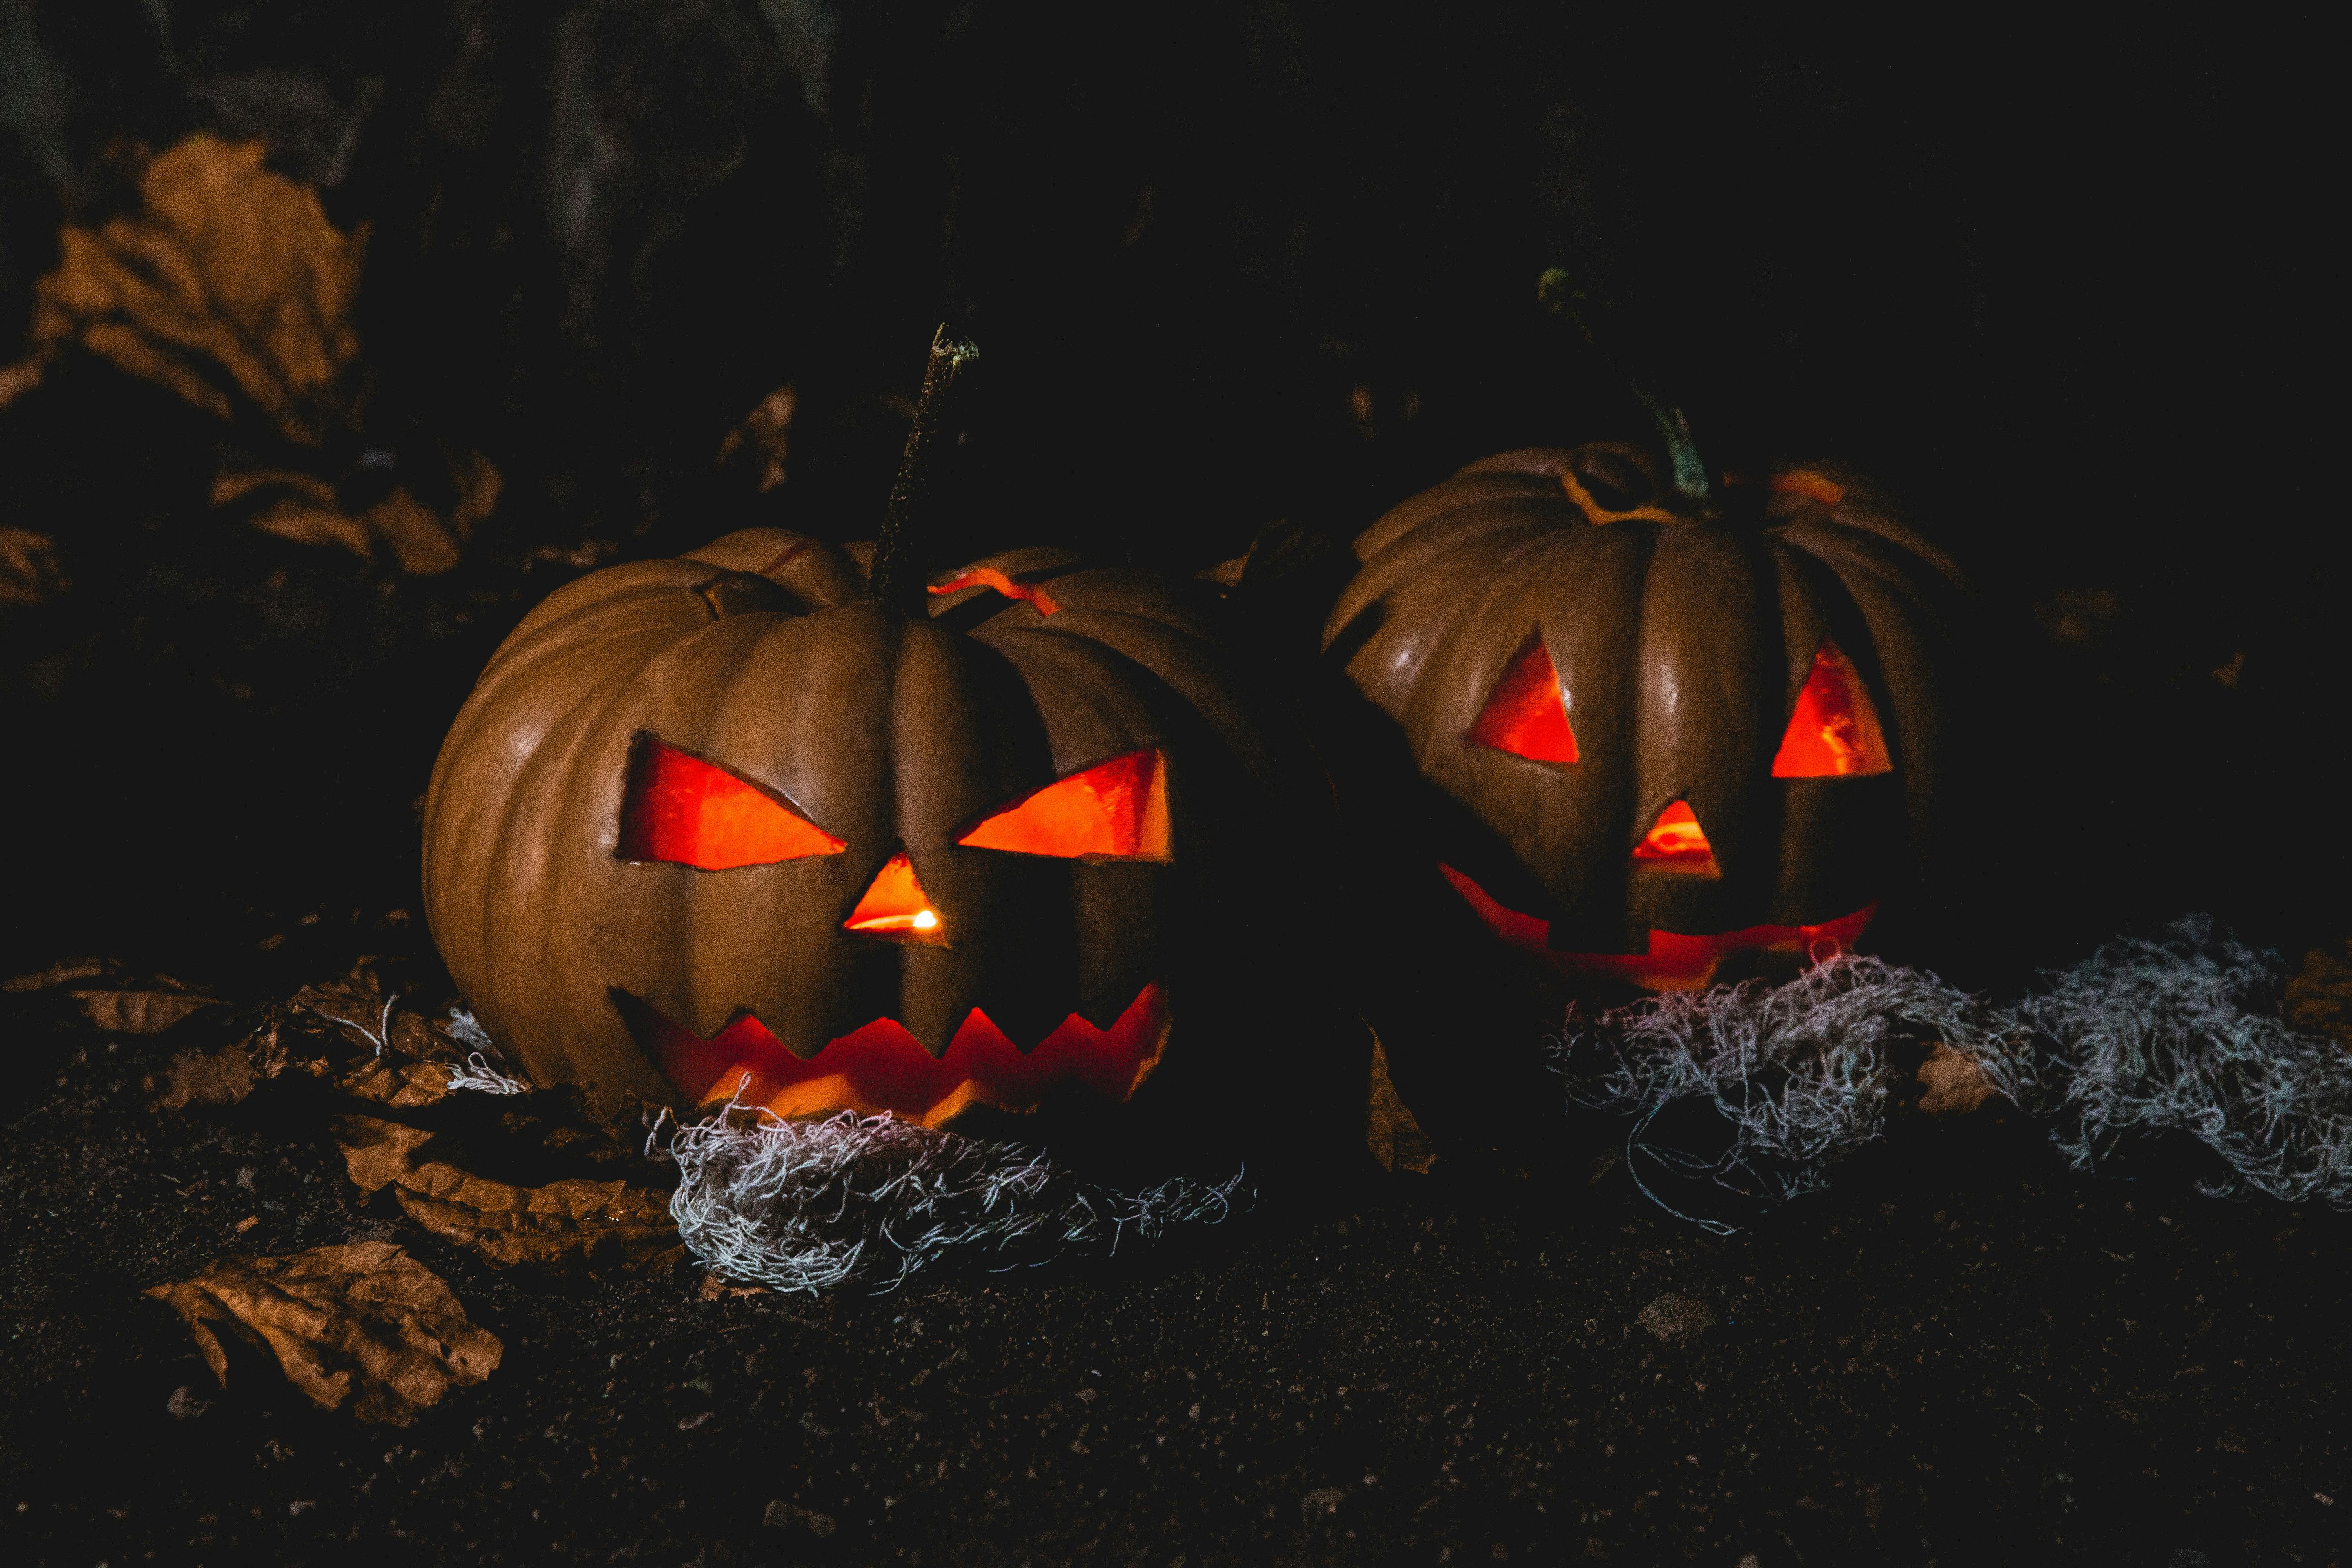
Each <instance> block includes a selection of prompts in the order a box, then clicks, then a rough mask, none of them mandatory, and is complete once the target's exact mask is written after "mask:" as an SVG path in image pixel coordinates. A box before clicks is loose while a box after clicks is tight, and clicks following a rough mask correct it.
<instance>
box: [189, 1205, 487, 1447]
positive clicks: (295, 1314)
mask: <svg viewBox="0 0 2352 1568" xmlns="http://www.w3.org/2000/svg"><path fill="white" fill-rule="evenodd" d="M147 1294H148V1295H150V1296H152V1297H154V1298H155V1299H156V1300H159V1301H162V1302H163V1303H164V1304H165V1305H167V1306H169V1307H170V1308H171V1309H172V1310H173V1311H175V1312H177V1313H179V1314H180V1317H181V1319H182V1321H184V1322H185V1323H186V1324H187V1325H188V1330H189V1331H190V1332H191V1333H193V1334H194V1336H195V1340H196V1348H197V1349H198V1350H199V1351H200V1352H203V1355H204V1358H205V1364H206V1365H208V1366H210V1367H211V1368H212V1369H213V1375H214V1376H215V1377H216V1378H218V1379H219V1380H220V1383H221V1385H222V1386H223V1387H226V1386H227V1385H228V1355H227V1352H226V1348H225V1347H224V1346H223V1345H222V1343H221V1334H222V1333H223V1332H224V1331H226V1332H227V1333H229V1334H231V1335H234V1336H235V1337H236V1338H237V1339H240V1340H242V1341H245V1342H247V1343H249V1344H252V1345H255V1346H257V1347H258V1348H261V1349H263V1350H266V1351H268V1352H269V1353H270V1354H271V1355H273V1356H275V1357H276V1358H277V1361H278V1366H279V1367H280V1368H281V1369H282V1370H283V1371H284V1372H285V1373H286V1377H287V1380H288V1381H289V1382H290V1383H292V1384H294V1386H295V1387H297V1388H299V1389H300V1390H301V1391H302V1392H303V1393H304V1394H307V1395H308V1396H309V1397H310V1401H311V1403H312V1404H314V1405H319V1406H320V1408H322V1409H326V1410H337V1409H341V1408H342V1407H343V1406H344V1405H346V1404H348V1405H350V1407H351V1411H352V1415H356V1416H358V1417H359V1418H360V1419H361V1420H362V1421H375V1422H382V1423H384V1424H386V1425H389V1426H407V1425H408V1424H409V1423H410V1422H412V1421H414V1420H415V1419H416V1416H417V1415H418V1413H419V1412H421V1411H422V1410H424V1409H425V1407H426V1406H428V1405H433V1404H435V1403H436V1402H437V1401H438V1400H439V1399H440V1398H441V1396H442V1395H443V1394H446V1392H448V1391H449V1390H450V1389H451V1388H458V1387H465V1386H467V1385H470V1384H477V1383H479V1382H481V1381H482V1380H483V1379H484V1378H486V1377H488V1375H489V1374H490V1373H492V1372H493V1371H495V1370H496V1369H497V1367H498V1364H499V1357H500V1356H502V1355H503V1354H505V1352H506V1347H505V1346H504V1345H502V1344H500V1343H499V1339H498V1336H497V1335H495V1334H493V1333H491V1332H490V1331H488V1330H487V1329H484V1328H481V1327H480V1326H478V1324H476V1323H473V1322H471V1321H468V1320H467V1317H466V1310H465V1309H464V1308H463V1307H462V1306H460V1305H459V1304H458V1302H457V1298H456V1297H455V1296H453V1295H451V1294H450V1292H449V1287H448V1286H447V1284H446V1283H445V1282H444V1281H443V1280H442V1279H441V1277H440V1276H439V1275H437V1274H435V1273H434V1272H433V1271H432V1270H431V1269H429V1268H425V1266H424V1265H423V1264H421V1263H419V1262H417V1261H416V1260H415V1258H411V1257H409V1256H408V1255H407V1254H406V1253H405V1252H404V1251H402V1250H401V1249H400V1248H399V1247H395V1246H394V1245H393V1244H392V1243H391V1242H388V1241H354V1242H347V1243H345V1244H343V1245H341V1246H339V1247H316V1248H313V1249H312V1250H310V1251H309V1252H298V1253H295V1254H292V1255H291V1256H289V1257H284V1258H220V1259H218V1260H216V1261H215V1262H214V1263H212V1264H210V1265H209V1266H207V1267H206V1268H205V1270H204V1271H203V1272H202V1273H200V1274H198V1275H197V1276H196V1277H195V1278H194V1279H186V1280H181V1281H178V1282H175V1283H173V1284H169V1285H158V1286H156V1287H154V1288H153V1289H151V1290H149V1291H148V1292H147Z"/></svg>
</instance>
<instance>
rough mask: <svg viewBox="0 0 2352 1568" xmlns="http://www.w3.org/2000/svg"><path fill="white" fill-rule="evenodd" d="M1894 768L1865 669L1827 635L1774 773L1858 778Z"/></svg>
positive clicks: (1784, 776) (1792, 776)
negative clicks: (1855, 664)
mask: <svg viewBox="0 0 2352 1568" xmlns="http://www.w3.org/2000/svg"><path fill="white" fill-rule="evenodd" d="M1894 771H1895V762H1894V759H1893V758H1892V757H1891V756H1889V755H1888V753H1887V750H1886V732H1885V731H1884V730H1881V729H1880V728H1879V727H1878V710H1876V709H1874V708H1873V707H1872V706H1871V705H1870V693H1869V691H1868V690H1866V689H1864V686H1863V684H1862V675H1861V673H1860V672H1859V671H1858V670H1856V669H1855V668H1853V660H1852V659H1850V658H1846V656H1845V655H1844V654H1843V652H1841V651H1840V650H1839V648H1838V646H1837V644H1835V643H1833V642H1831V641H1830V640H1829V639H1827V638H1826V637H1824V638H1823V639H1822V646H1821V649H1820V651H1819V652H1817V653H1815V654H1814V655H1813V669H1812V673H1811V675H1808V676H1807V677H1806V678H1805V689H1803V690H1802V691H1800V692H1798V693H1797V709H1796V711H1795V712H1794V713H1793V714H1791V715H1790V719H1789V729H1788V732H1787V733H1786V734H1784V735H1782V736H1781V737H1780V752H1779V754H1778V755H1776V756H1775V757H1773V759H1772V776H1773V777H1774V778H1776V779H1822V778H1854V777H1858V776H1861V775H1863V774H1866V773H1893V772H1894Z"/></svg>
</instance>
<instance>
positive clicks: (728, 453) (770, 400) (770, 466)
mask: <svg viewBox="0 0 2352 1568" xmlns="http://www.w3.org/2000/svg"><path fill="white" fill-rule="evenodd" d="M799 407H800V394H799V393H798V392H795V391H794V390H793V388H791V387H789V386H780V387H778V388H776V390H775V391H773V392H772V393H770V394H768V395H767V396H765V397H763V398H761V400H760V405H759V406H758V407H756V408H754V409H752V410H751V413H750V414H749V415H747V416H745V417H744V420H743V423H742V424H740V425H738V426H736V427H735V428H734V429H732V430H730V431H729V432H728V434H727V439H725V440H724V441H721V442H720V443H719V467H720V468H730V467H740V468H743V469H745V470H746V471H748V472H750V473H751V474H752V475H754V476H755V479H754V482H755V483H756V484H757V486H758V487H759V489H761V490H763V491H765V490H772V489H775V488H776V487H777V486H778V485H781V484H782V483H783V482H784V461H785V459H786V458H789V457H790V456H791V455H792V433H793V414H794V413H795V412H797V411H798V409H799Z"/></svg>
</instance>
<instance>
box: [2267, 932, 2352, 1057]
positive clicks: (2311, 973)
mask: <svg viewBox="0 0 2352 1568" xmlns="http://www.w3.org/2000/svg"><path fill="white" fill-rule="evenodd" d="M2281 1002H2282V1008H2281V1010H2282V1011H2283V1012H2284V1015H2285V1016H2286V1021H2287V1022H2288V1023H2290V1024H2292V1025H2294V1026H2295V1027H2296V1028H2298V1029H2314V1030H2317V1031H2319V1032H2320V1033H2322V1034H2327V1035H2333V1036H2335V1037H2336V1040H2337V1041H2338V1043H2340V1044H2342V1045H2345V1046H2347V1047H2352V942H2346V943H2345V944H2344V946H2343V948H2342V949H2341V951H2338V952H2329V951H2328V950H2326V948H2314V949H2313V950H2312V951H2311V952H2306V953H2305V954H2304V955H2303V967H2302V968H2301V969H2299V970H2297V971H2296V972H2295V974H2294V978H2293V979H2291V980H2289V981H2288V982H2287V983H2286V994H2285V995H2284V997H2282V998H2281Z"/></svg>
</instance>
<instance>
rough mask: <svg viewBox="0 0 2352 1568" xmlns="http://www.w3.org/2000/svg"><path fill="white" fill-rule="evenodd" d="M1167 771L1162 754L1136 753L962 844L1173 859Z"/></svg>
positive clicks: (986, 826) (993, 822)
mask: <svg viewBox="0 0 2352 1568" xmlns="http://www.w3.org/2000/svg"><path fill="white" fill-rule="evenodd" d="M1166 775H1167V770H1166V769H1165V768H1164V767H1162V766H1161V765H1160V753H1159V752H1128V753H1127V754H1126V755H1125V756H1120V757H1113V758H1112V759H1111V760H1110V761H1108V762H1107V763H1096V764H1095V765H1094V766H1093V767H1090V768H1088V769H1087V770H1086V771H1085V772H1084V773H1072V774H1071V775H1070V776H1069V777H1068V778H1066V779H1062V780H1059V781H1057V782H1056V783H1054V784H1047V785H1046V786H1045V788H1044V789H1041V790H1039V791H1038V792H1037V793H1036V794H1034V795H1031V796H1029V797H1028V798H1027V799H1025V800H1024V801H1022V802H1021V803H1020V804H1019V805H1013V806H1011V807H1009V808H1008V809H1006V810H1003V811H1000V812H998V813H996V814H995V815H994V816H991V817H989V818H988V819H986V820H985V821H983V822H982V823H981V825H980V826H977V827H975V828H973V829H972V830H971V832H970V833H967V834H965V835H964V836H963V837H961V838H959V839H957V840H956V842H957V843H959V844H969V845H971V847H973V848H975V849H1011V850H1013V851H1015V852H1016V853H1019V854H1023V855H1058V856H1060V857H1062V858H1065V859H1070V858H1076V857H1078V856H1081V855H1105V856H1109V857H1112V858H1117V859H1121V860H1165V859H1167V858H1169V842H1168V782H1167V776H1166Z"/></svg>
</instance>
